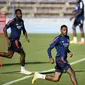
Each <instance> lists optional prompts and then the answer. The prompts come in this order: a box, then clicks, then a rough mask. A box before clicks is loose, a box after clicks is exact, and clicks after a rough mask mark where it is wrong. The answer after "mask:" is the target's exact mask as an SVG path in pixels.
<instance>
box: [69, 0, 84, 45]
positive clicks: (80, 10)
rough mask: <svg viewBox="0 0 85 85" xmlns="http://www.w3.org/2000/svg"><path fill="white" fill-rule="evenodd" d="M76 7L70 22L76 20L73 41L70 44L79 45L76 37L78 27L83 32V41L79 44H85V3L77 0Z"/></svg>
mask: <svg viewBox="0 0 85 85" xmlns="http://www.w3.org/2000/svg"><path fill="white" fill-rule="evenodd" d="M76 1H77V3H76V7H75V10H74V11H73V12H72V17H71V19H70V20H72V19H73V18H75V20H74V24H73V40H72V41H71V42H70V43H77V36H76V26H79V28H80V31H81V41H80V42H78V43H79V44H84V43H85V40H84V30H83V23H84V3H83V1H82V0H76Z"/></svg>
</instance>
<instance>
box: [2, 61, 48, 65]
mask: <svg viewBox="0 0 85 85" xmlns="http://www.w3.org/2000/svg"><path fill="white" fill-rule="evenodd" d="M48 63H49V62H41V61H37V62H26V63H25V64H48ZM11 65H20V63H8V64H3V65H2V66H11Z"/></svg>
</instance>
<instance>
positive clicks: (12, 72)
mask: <svg viewBox="0 0 85 85" xmlns="http://www.w3.org/2000/svg"><path fill="white" fill-rule="evenodd" d="M19 72H20V71H9V72H0V74H18V73H19Z"/></svg>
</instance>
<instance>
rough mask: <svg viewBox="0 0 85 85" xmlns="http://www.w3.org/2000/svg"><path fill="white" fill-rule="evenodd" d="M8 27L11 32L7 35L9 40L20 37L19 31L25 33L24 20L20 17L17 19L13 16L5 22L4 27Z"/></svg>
mask: <svg viewBox="0 0 85 85" xmlns="http://www.w3.org/2000/svg"><path fill="white" fill-rule="evenodd" d="M8 28H10V29H11V33H10V36H9V39H11V40H16V39H18V40H19V39H20V35H21V31H23V33H24V34H25V33H26V30H25V27H24V21H23V20H22V19H20V20H18V19H16V18H14V19H13V20H10V21H9V22H8V23H7V24H6V29H8Z"/></svg>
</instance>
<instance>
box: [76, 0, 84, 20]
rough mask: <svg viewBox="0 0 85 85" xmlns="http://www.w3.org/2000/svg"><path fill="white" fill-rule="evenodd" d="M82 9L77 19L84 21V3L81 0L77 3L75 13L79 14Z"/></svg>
mask: <svg viewBox="0 0 85 85" xmlns="http://www.w3.org/2000/svg"><path fill="white" fill-rule="evenodd" d="M80 10H81V14H80V15H79V16H77V17H76V19H77V21H80V20H82V21H84V3H83V1H82V0H81V1H80V2H77V3H76V8H75V14H77V13H78V12H79V11H80Z"/></svg>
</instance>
